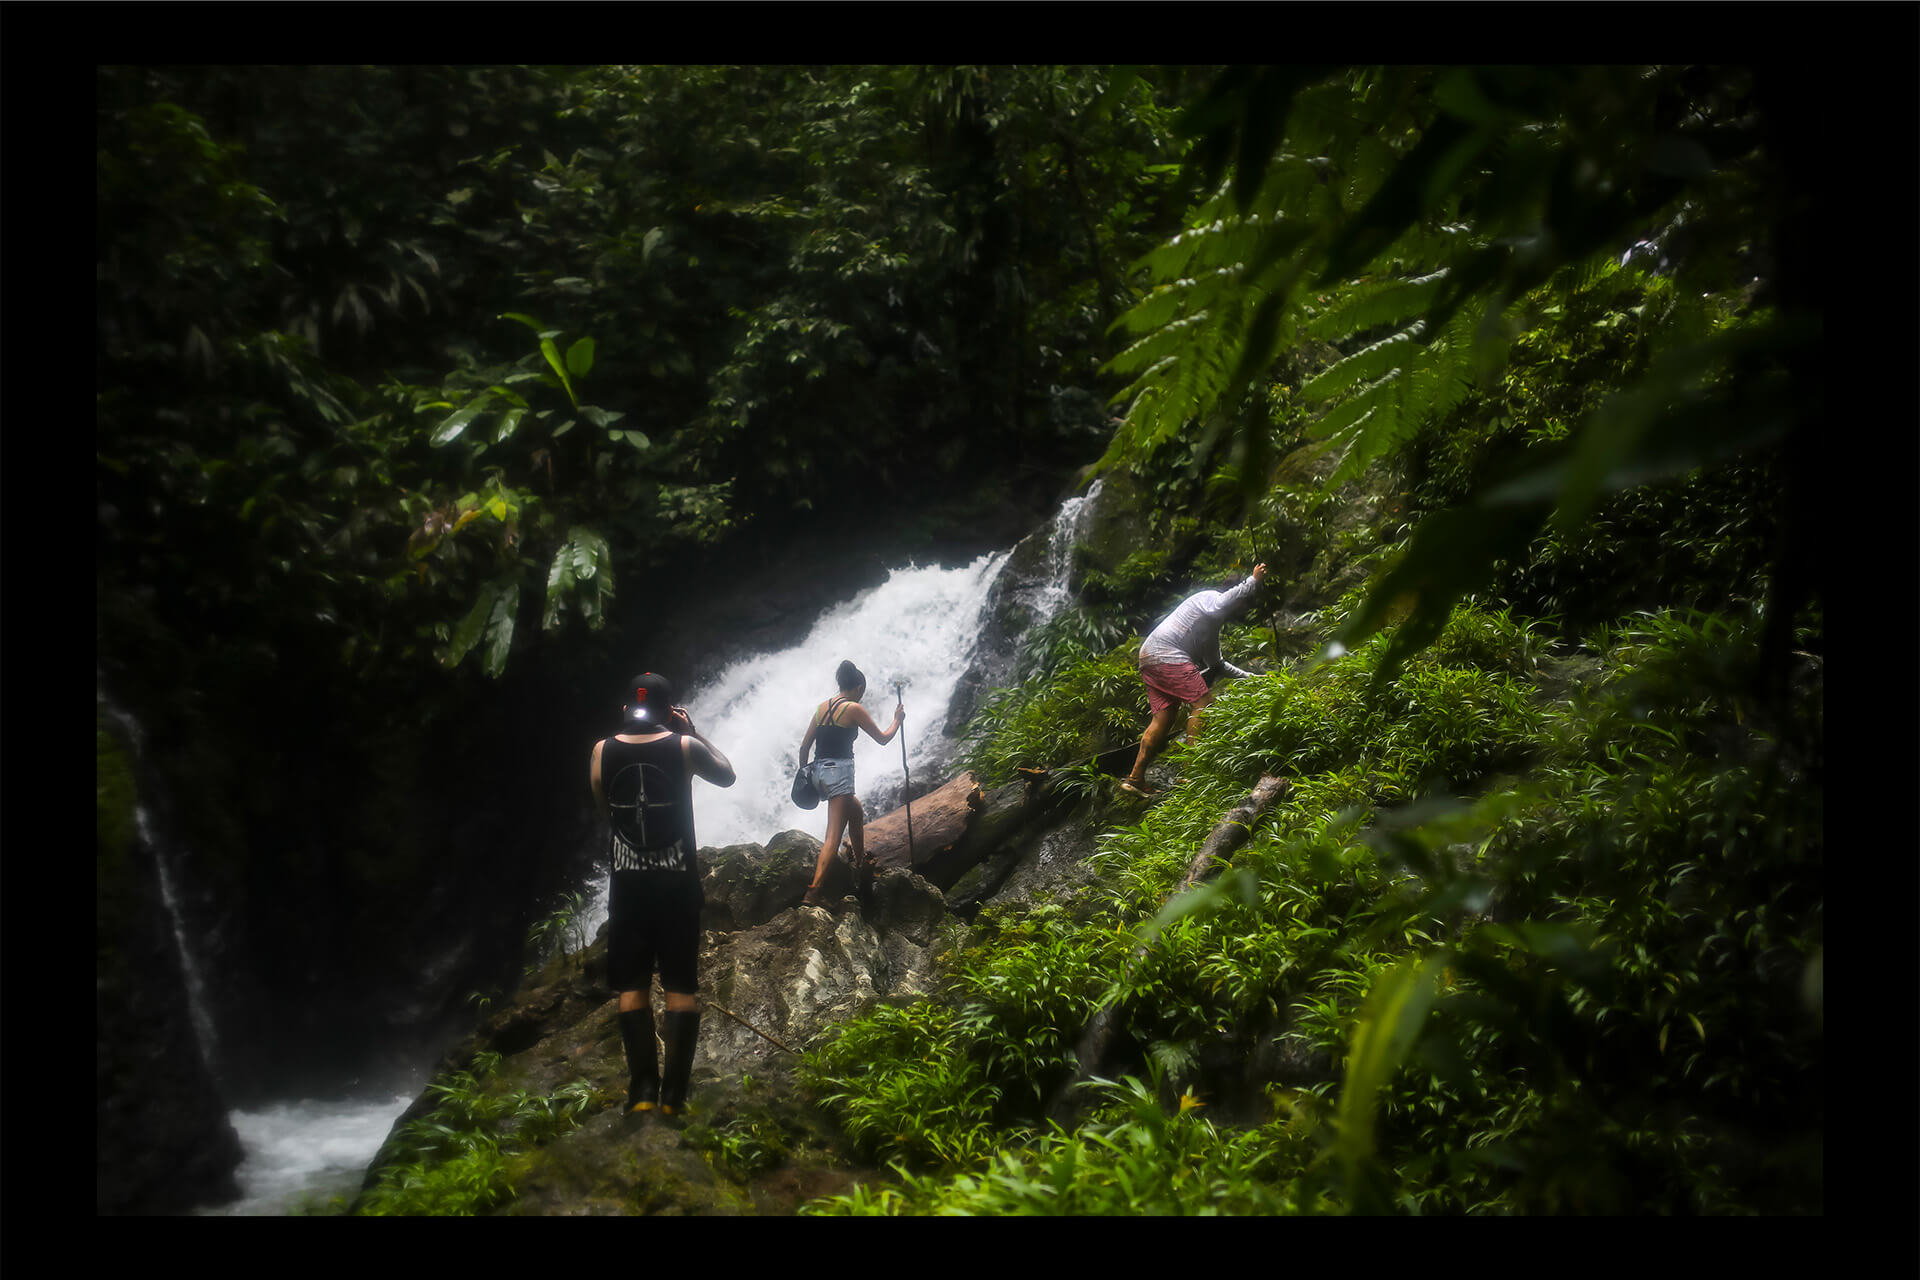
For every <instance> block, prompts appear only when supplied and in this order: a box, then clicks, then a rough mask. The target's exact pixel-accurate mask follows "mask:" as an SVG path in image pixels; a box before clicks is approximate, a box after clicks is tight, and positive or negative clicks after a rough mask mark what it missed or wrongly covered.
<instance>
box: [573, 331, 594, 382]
mask: <svg viewBox="0 0 1920 1280" xmlns="http://www.w3.org/2000/svg"><path fill="white" fill-rule="evenodd" d="M567 368H568V369H570V370H572V372H573V376H574V377H576V378H584V377H586V376H587V374H588V373H589V372H590V371H591V370H592V369H593V339H592V338H581V339H580V340H579V341H578V342H575V343H574V344H573V345H572V346H570V347H568V348H567Z"/></svg>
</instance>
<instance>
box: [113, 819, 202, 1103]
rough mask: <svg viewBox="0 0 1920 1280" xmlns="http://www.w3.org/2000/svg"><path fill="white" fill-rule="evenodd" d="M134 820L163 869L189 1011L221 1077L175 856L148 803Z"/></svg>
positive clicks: (164, 894)
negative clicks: (162, 838)
mask: <svg viewBox="0 0 1920 1280" xmlns="http://www.w3.org/2000/svg"><path fill="white" fill-rule="evenodd" d="M134 822H135V824H136V826H137V827H138V829H139V832H140V841H141V843H142V844H144V845H146V846H147V848H149V849H151V850H153V860H154V864H155V865H156V866H157V867H159V869H160V898H161V900H162V901H163V902H165V903H166V905H167V916H168V918H169V919H170V920H171V921H172V922H173V944H174V947H175V949H176V950H178V951H179V953H180V969H181V972H182V973H184V974H185V975H186V979H187V1012H188V1013H189V1014H191V1015H192V1017H193V1030H194V1034H195V1035H196V1036H198V1037H199V1040H200V1059H201V1061H203V1062H205V1063H206V1064H207V1070H209V1071H211V1072H213V1075H214V1078H215V1079H216V1080H218V1079H219V1076H220V1070H219V1064H220V1055H219V1050H220V1041H219V1037H218V1036H216V1035H215V1034H214V1029H213V1009H212V1006H211V1005H210V1004H209V1003H208V1000H207V982H206V978H205V977H204V976H203V975H202V973H201V970H200V963H199V961H198V960H196V959H195V958H194V954H193V948H192V947H191V946H190V945H188V942H187V926H186V920H185V918H184V917H183V916H182V914H181V911H180V898H179V895H178V894H177V893H176V892H175V891H174V887H173V869H172V867H171V866H169V865H168V864H169V863H171V862H172V859H171V858H169V857H168V856H167V852H166V849H165V848H164V846H163V845H162V844H161V842H160V839H159V837H158V836H157V835H156V834H155V833H154V830H153V823H152V820H151V819H149V818H148V816H147V807H146V805H144V804H136V805H135V806H134Z"/></svg>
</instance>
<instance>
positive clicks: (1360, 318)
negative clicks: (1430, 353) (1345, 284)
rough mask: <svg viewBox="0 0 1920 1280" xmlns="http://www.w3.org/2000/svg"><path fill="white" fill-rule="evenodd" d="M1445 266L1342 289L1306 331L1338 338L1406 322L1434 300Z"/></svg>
mask: <svg viewBox="0 0 1920 1280" xmlns="http://www.w3.org/2000/svg"><path fill="white" fill-rule="evenodd" d="M1446 275H1447V273H1446V270H1445V268H1442V269H1441V270H1439V271H1435V272H1432V273H1430V274H1428V275H1424V276H1415V277H1414V278H1412V279H1410V280H1382V281H1375V282H1369V283H1367V284H1365V285H1361V286H1357V287H1355V288H1352V289H1349V290H1346V291H1343V293H1342V294H1341V295H1340V301H1339V302H1338V303H1337V304H1336V305H1335V306H1334V307H1333V308H1332V309H1331V310H1329V311H1326V312H1324V313H1322V314H1321V315H1318V316H1315V317H1314V319H1313V321H1312V323H1310V324H1309V325H1308V326H1307V332H1308V333H1309V334H1310V335H1311V336H1313V337H1315V338H1319V339H1321V340H1322V341H1325V342H1335V343H1337V342H1339V341H1340V340H1341V339H1343V338H1347V337H1350V336H1352V335H1354V334H1360V333H1366V332H1368V331H1370V330H1374V329H1381V328H1384V327H1386V326H1387V325H1405V324H1406V323H1407V322H1408V321H1409V320H1412V319H1413V318H1415V317H1416V316H1419V315H1421V314H1423V313H1424V312H1425V311H1426V310H1427V308H1428V307H1430V306H1431V305H1432V304H1433V299H1434V297H1435V296H1436V295H1437V294H1438V292H1439V289H1440V284H1441V282H1442V281H1443V280H1445V279H1446Z"/></svg>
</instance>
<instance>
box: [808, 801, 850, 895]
mask: <svg viewBox="0 0 1920 1280" xmlns="http://www.w3.org/2000/svg"><path fill="white" fill-rule="evenodd" d="M850 799H852V797H851V796H828V797H827V838H826V840H825V841H824V842H823V843H822V844H821V845H820V859H819V861H818V862H816V863H814V867H813V883H812V884H810V885H808V886H807V892H809V893H812V892H813V891H814V890H815V889H818V888H819V887H820V886H821V885H823V884H825V883H826V881H827V868H828V867H830V866H832V865H833V855H834V852H835V851H836V850H837V849H839V847H840V833H841V831H842V830H844V829H845V828H846V825H847V801H848V800H850Z"/></svg>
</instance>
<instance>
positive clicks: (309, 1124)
mask: <svg viewBox="0 0 1920 1280" xmlns="http://www.w3.org/2000/svg"><path fill="white" fill-rule="evenodd" d="M412 1101H413V1094H412V1092H405V1093H401V1092H395V1093H393V1094H391V1095H385V1096H377V1097H370V1098H364V1099H345V1100H334V1101H320V1100H314V1099H298V1100H292V1101H287V1102H274V1103H269V1104H267V1105H266V1106H263V1107H261V1108H259V1109H257V1110H252V1111H232V1112H229V1113H228V1116H227V1118H228V1120H230V1121H231V1122H232V1123H233V1127H234V1130H235V1132H237V1133H238V1134H239V1135H240V1146H241V1149H242V1150H243V1151H244V1152H245V1153H246V1154H245V1158H244V1159H243V1160H242V1161H241V1163H240V1167H239V1168H238V1169H237V1170H235V1171H234V1176H235V1178H236V1179H237V1180H238V1182H239V1184H240V1198H239V1199H238V1200H235V1201H232V1202H231V1203H228V1204H221V1205H210V1206H208V1207H206V1208H203V1209H200V1210H198V1211H197V1213H198V1214H199V1215H200V1216H202V1217H231V1218H249V1217H284V1216H286V1215H288V1214H291V1213H297V1212H300V1211H302V1210H304V1209H313V1210H316V1211H329V1210H330V1202H331V1201H332V1200H333V1199H334V1198H336V1197H339V1198H341V1199H344V1200H346V1201H348V1202H351V1201H352V1200H353V1197H354V1196H355V1195H356V1194H357V1193H358V1192H359V1190H360V1183H361V1181H362V1180H363V1179H364V1178H365V1177H366V1173H367V1166H368V1165H369V1164H371V1163H372V1162H373V1157H374V1156H375V1154H377V1153H378V1152H379V1150H380V1144H381V1143H382V1142H385V1141H386V1139H387V1133H388V1132H389V1131H390V1130H391V1129H392V1128H393V1122H394V1121H395V1120H396V1119H398V1118H399V1116H400V1113H401V1112H403V1111H405V1110H406V1109H407V1106H408V1104H410V1103H411V1102H412Z"/></svg>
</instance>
